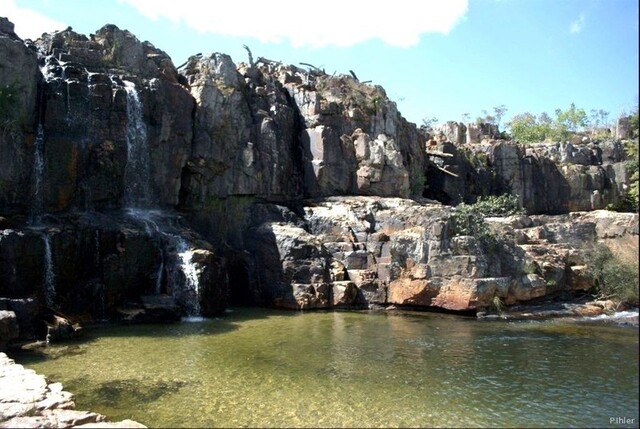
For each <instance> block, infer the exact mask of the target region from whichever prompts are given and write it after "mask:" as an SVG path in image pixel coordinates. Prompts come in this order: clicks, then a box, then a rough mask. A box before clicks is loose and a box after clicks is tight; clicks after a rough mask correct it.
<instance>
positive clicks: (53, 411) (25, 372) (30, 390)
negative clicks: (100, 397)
mask: <svg viewBox="0 0 640 429" xmlns="http://www.w3.org/2000/svg"><path fill="white" fill-rule="evenodd" d="M74 408H75V402H74V397H73V395H72V394H71V393H69V392H66V391H64V390H63V387H62V385H61V384H60V383H49V382H48V381H47V379H46V378H45V377H44V376H43V375H39V374H36V373H35V372H34V371H33V370H30V369H26V368H24V367H23V366H22V365H19V364H16V363H15V362H14V361H13V359H9V357H8V356H7V355H6V354H4V353H0V427H2V428H15V427H20V428H30V427H33V428H38V427H39V428H43V427H44V428H71V427H79V426H80V427H81V425H85V426H84V427H95V426H91V425H95V424H101V423H103V424H108V426H99V427H133V428H143V427H146V426H143V425H141V424H140V423H137V422H134V421H132V420H124V421H122V422H105V420H106V417H105V416H103V415H102V414H98V413H93V412H90V411H78V410H75V409H74Z"/></svg>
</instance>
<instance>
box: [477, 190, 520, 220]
mask: <svg viewBox="0 0 640 429" xmlns="http://www.w3.org/2000/svg"><path fill="white" fill-rule="evenodd" d="M472 207H473V209H474V210H475V211H477V212H478V213H480V214H481V215H483V216H484V217H490V216H511V215H515V214H522V213H524V211H523V209H522V208H520V202H519V201H518V196H517V195H512V194H502V195H489V196H485V197H483V196H481V197H479V198H478V201H476V203H475V204H473V205H472Z"/></svg>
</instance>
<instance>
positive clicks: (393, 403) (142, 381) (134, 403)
mask: <svg viewBox="0 0 640 429" xmlns="http://www.w3.org/2000/svg"><path fill="white" fill-rule="evenodd" d="M82 347H83V349H82V350H83V352H82V353H81V354H68V355H64V356H63V357H62V358H58V359H51V360H46V361H41V362H36V361H29V358H26V357H25V358H24V359H22V360H23V361H24V363H26V364H27V365H31V366H32V367H34V368H35V369H36V370H37V371H39V372H42V373H44V374H48V375H51V374H55V379H56V381H62V382H63V383H64V384H65V386H66V387H67V388H68V389H70V390H72V391H73V392H74V393H76V396H77V404H78V406H79V407H81V408H88V409H92V410H95V411H98V412H101V413H104V414H107V415H108V416H109V417H111V418H114V419H116V418H134V419H136V420H139V421H141V422H143V423H145V424H147V425H149V426H171V427H177V426H226V427H237V426H269V427H301V426H323V427H326V426H359V427H361V426H374V427H379V426H527V427H543V426H606V425H608V423H609V420H608V418H609V416H610V415H615V416H617V415H630V416H635V415H636V414H637V412H638V351H637V347H638V337H637V329H629V328H615V327H608V326H593V325H591V326H583V325H575V324H574V325H568V326H565V325H562V324H558V323H556V322H544V323H541V322H536V323H529V322H527V323H504V322H499V323H485V322H478V321H476V320H471V319H461V318H456V317H454V316H449V315H433V314H432V315H425V314H417V315H416V314H385V313H376V314H367V313H364V312H363V313H358V312H314V313H305V314H300V313H288V312H276V311H268V310H255V309H252V310H247V309H237V310H236V311H234V312H233V313H230V314H228V315H227V316H226V317H225V318H223V319H221V320H208V321H204V322H202V323H189V324H179V325H171V326H157V325H154V326H127V327H110V328H105V329H103V330H100V331H97V332H96V337H95V339H94V340H93V341H90V342H88V343H86V344H83V345H82ZM48 350H49V352H50V353H54V354H55V353H56V352H55V350H57V348H56V347H52V348H49V349H48ZM78 372H82V373H83V374H85V375H86V379H83V380H78V379H77V374H78ZM186 416H189V418H188V420H187V418H186Z"/></svg>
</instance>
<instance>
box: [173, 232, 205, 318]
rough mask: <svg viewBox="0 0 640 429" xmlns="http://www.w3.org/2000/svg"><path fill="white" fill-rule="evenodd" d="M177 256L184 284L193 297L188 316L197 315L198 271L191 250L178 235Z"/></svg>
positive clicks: (198, 307)
mask: <svg viewBox="0 0 640 429" xmlns="http://www.w3.org/2000/svg"><path fill="white" fill-rule="evenodd" d="M177 252H178V256H179V257H180V262H181V264H180V268H181V269H182V273H183V274H184V276H185V279H186V281H187V284H186V286H187V287H188V288H189V289H190V290H191V291H193V293H194V295H195V299H194V300H193V302H192V304H193V305H192V307H191V308H189V309H188V312H189V317H199V316H200V314H201V312H200V282H199V280H198V272H197V270H196V265H195V264H194V263H193V261H192V258H193V251H191V250H190V249H189V244H188V243H187V241H186V240H185V239H184V238H182V237H178V245H177Z"/></svg>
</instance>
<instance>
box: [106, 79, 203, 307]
mask: <svg viewBox="0 0 640 429" xmlns="http://www.w3.org/2000/svg"><path fill="white" fill-rule="evenodd" d="M114 82H115V81H114ZM123 82H124V89H125V91H126V94H127V129H126V140H127V164H126V167H125V176H124V180H125V183H124V186H125V192H124V205H125V207H126V208H127V214H128V216H129V217H131V218H133V219H136V220H137V221H140V222H142V223H143V225H144V228H145V232H146V233H147V235H149V236H150V237H155V238H156V239H157V245H158V248H159V250H160V255H161V258H160V263H159V264H158V268H157V270H156V274H155V293H156V294H160V293H161V292H162V285H163V276H164V272H165V269H167V271H168V272H169V273H175V272H176V271H178V272H182V274H183V277H184V279H185V280H184V281H183V280H182V279H179V278H177V277H178V276H174V275H170V276H169V280H170V281H171V282H172V284H171V285H170V288H171V290H172V292H173V295H174V298H175V297H178V296H180V297H181V298H182V297H184V298H186V299H184V301H186V302H184V304H186V307H188V308H187V314H188V316H189V317H190V318H191V319H193V318H194V317H196V318H197V317H199V316H200V284H199V281H198V273H197V270H196V265H195V264H194V263H193V262H192V256H193V252H192V251H190V250H189V244H188V242H187V240H185V239H184V238H182V237H180V236H178V235H174V234H170V233H168V232H166V229H165V228H162V227H161V226H160V225H158V223H157V222H156V220H155V217H156V216H158V215H161V214H162V212H160V211H159V210H153V209H154V208H157V207H158V204H157V201H156V200H155V198H154V197H153V192H152V186H151V183H152V180H151V157H150V155H149V143H148V140H147V127H146V125H145V123H144V121H143V105H142V102H141V101H140V97H139V94H138V91H137V90H136V87H135V85H134V84H133V83H132V82H128V81H123ZM165 243H166V244H170V245H174V246H175V248H176V252H177V258H176V260H175V262H174V264H175V265H174V266H172V267H169V268H168V267H166V261H165V257H166V255H167V253H168V252H167V250H166V249H165ZM179 289H180V290H179Z"/></svg>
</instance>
